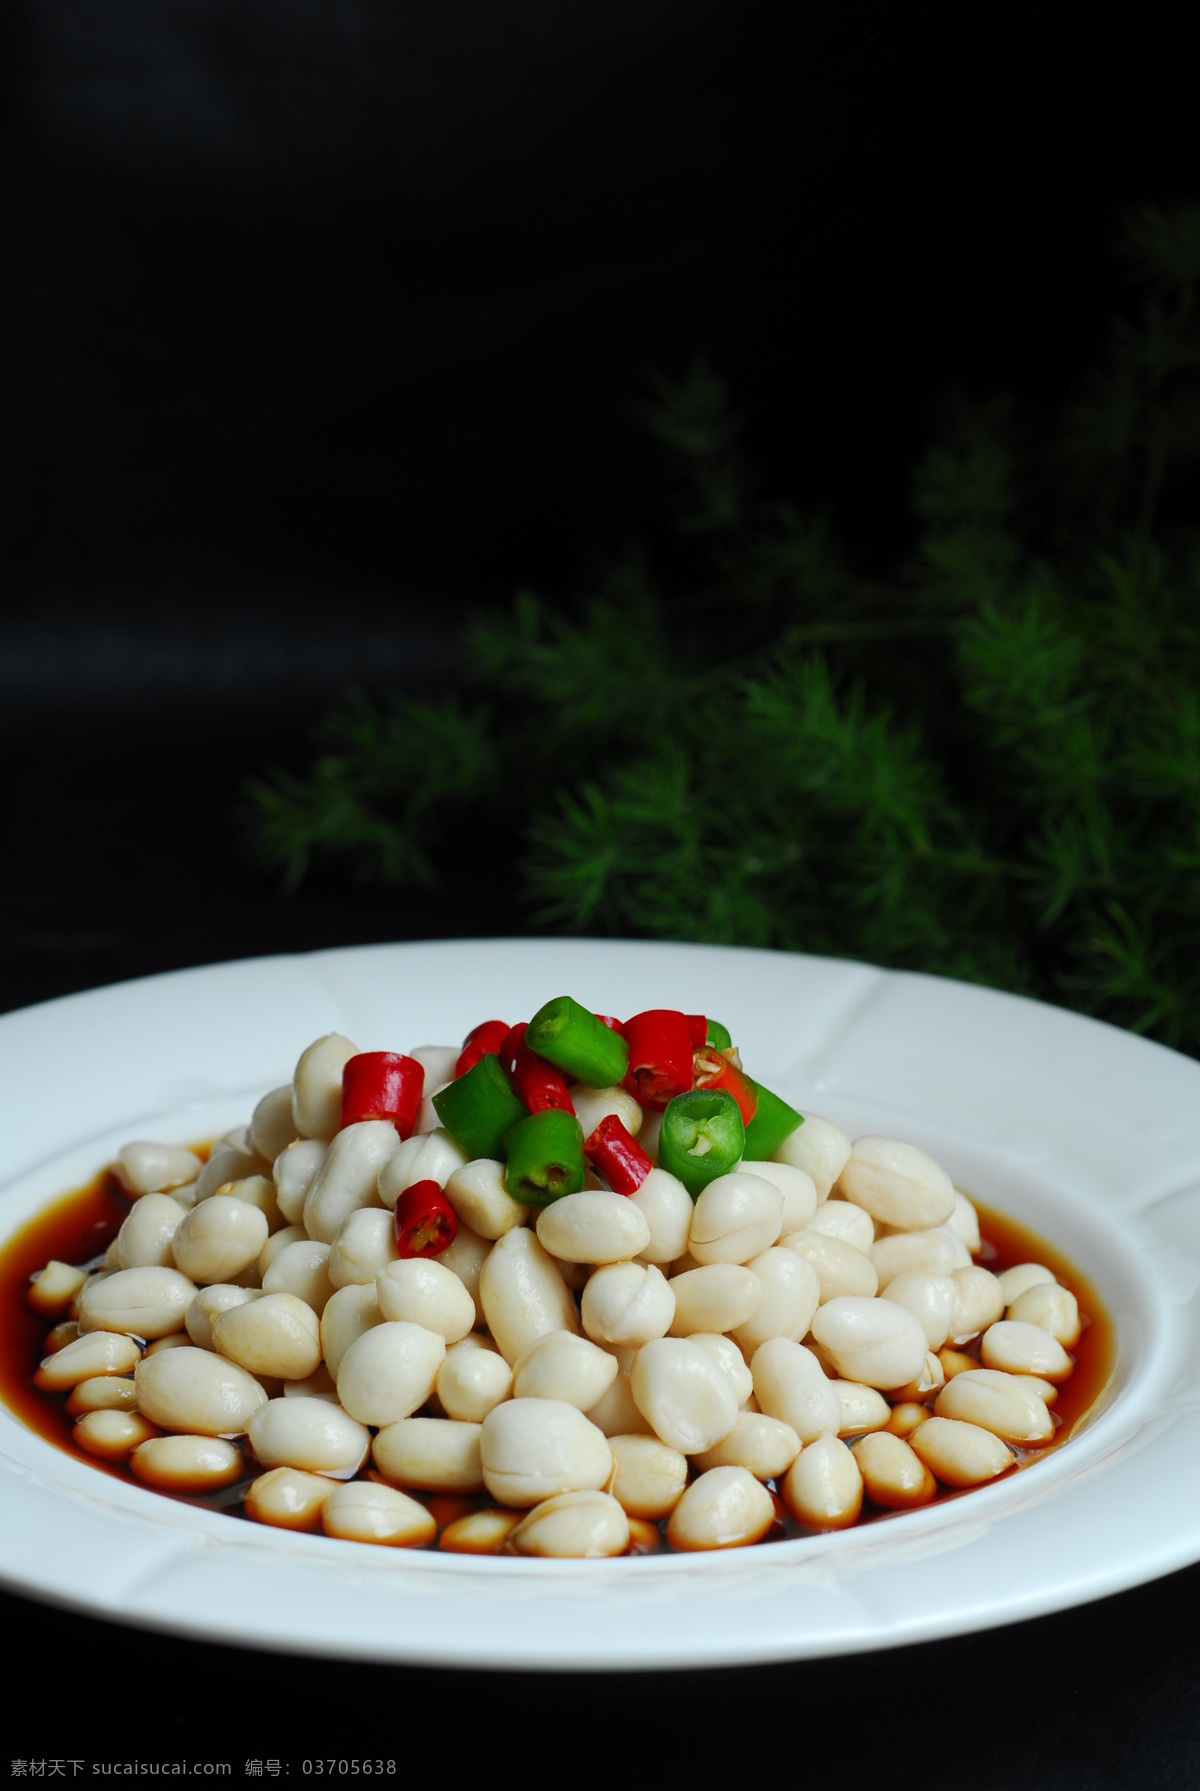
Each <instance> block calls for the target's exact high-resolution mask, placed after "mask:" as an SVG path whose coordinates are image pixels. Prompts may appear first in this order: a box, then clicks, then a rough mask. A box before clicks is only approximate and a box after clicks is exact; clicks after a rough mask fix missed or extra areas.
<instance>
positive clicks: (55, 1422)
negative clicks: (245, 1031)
mask: <svg viewBox="0 0 1200 1791" xmlns="http://www.w3.org/2000/svg"><path fill="white" fill-rule="evenodd" d="M197 1148H198V1151H199V1154H200V1155H201V1156H207V1154H208V1153H207V1149H206V1148H204V1147H197ZM972 1198H974V1197H973V1196H972ZM975 1205H976V1210H977V1211H978V1214H979V1229H980V1235H981V1237H982V1239H983V1249H982V1251H981V1253H980V1254H979V1255H978V1256H977V1257H976V1258H975V1261H976V1262H977V1263H979V1265H980V1266H981V1267H983V1268H987V1269H991V1270H992V1271H993V1273H995V1274H1000V1273H1002V1272H1003V1270H1005V1269H1007V1268H1012V1267H1013V1266H1014V1265H1015V1264H1017V1263H1020V1262H1041V1263H1044V1264H1045V1265H1046V1267H1047V1268H1048V1269H1050V1270H1051V1272H1052V1273H1053V1274H1054V1275H1055V1276H1056V1278H1057V1279H1058V1281H1059V1282H1060V1283H1061V1284H1062V1286H1063V1287H1066V1288H1069V1289H1070V1291H1071V1292H1072V1293H1073V1294H1074V1295H1075V1297H1076V1299H1077V1300H1078V1301H1079V1310H1080V1313H1081V1315H1083V1317H1084V1328H1083V1333H1082V1335H1081V1336H1080V1339H1079V1341H1078V1343H1077V1344H1076V1345H1075V1347H1074V1349H1073V1350H1072V1351H1071V1352H1070V1353H1071V1355H1072V1356H1073V1357H1074V1359H1075V1372H1074V1373H1073V1374H1072V1376H1071V1378H1070V1379H1069V1380H1068V1381H1066V1382H1065V1383H1064V1385H1063V1386H1062V1387H1061V1388H1060V1389H1059V1394H1058V1398H1057V1400H1056V1401H1055V1403H1054V1406H1053V1408H1052V1409H1053V1413H1054V1417H1055V1420H1056V1429H1055V1433H1054V1437H1053V1440H1052V1441H1051V1442H1049V1443H1047V1444H1045V1445H1044V1446H1043V1447H1042V1448H1039V1449H1020V1448H1018V1449H1017V1450H1016V1455H1017V1471H1020V1470H1021V1469H1024V1468H1027V1467H1029V1466H1030V1465H1032V1464H1033V1463H1034V1462H1036V1461H1037V1460H1038V1459H1039V1458H1040V1457H1042V1456H1045V1455H1049V1454H1051V1453H1052V1452H1053V1451H1054V1450H1055V1449H1058V1448H1061V1447H1062V1445H1063V1443H1065V1442H1067V1441H1068V1440H1069V1439H1070V1437H1071V1436H1072V1435H1073V1433H1074V1432H1075V1431H1076V1430H1077V1429H1078V1428H1079V1426H1080V1424H1081V1422H1082V1421H1083V1420H1084V1419H1085V1418H1086V1417H1087V1416H1088V1414H1089V1413H1090V1412H1091V1411H1092V1410H1093V1408H1094V1407H1095V1406H1096V1405H1097V1403H1098V1402H1099V1401H1100V1400H1101V1398H1102V1396H1103V1394H1104V1392H1105V1389H1106V1388H1107V1386H1108V1385H1109V1382H1110V1381H1111V1378H1112V1373H1113V1368H1114V1365H1115V1360H1116V1338H1115V1331H1114V1327H1113V1322H1112V1319H1111V1318H1110V1316H1109V1314H1108V1312H1107V1311H1106V1309H1105V1307H1104V1305H1103V1303H1102V1301H1101V1299H1100V1296H1099V1293H1098V1291H1097V1289H1096V1287H1095V1286H1094V1284H1093V1283H1092V1282H1091V1281H1090V1280H1089V1279H1088V1278H1087V1277H1086V1276H1085V1275H1082V1274H1081V1273H1080V1272H1079V1270H1078V1269H1077V1268H1076V1267H1075V1266H1074V1264H1073V1263H1071V1262H1069V1261H1068V1259H1067V1258H1066V1257H1065V1256H1064V1255H1063V1253H1062V1252H1061V1251H1060V1250H1058V1249H1056V1248H1055V1247H1054V1245H1053V1244H1051V1243H1049V1242H1047V1241H1046V1240H1045V1239H1044V1238H1041V1237H1039V1236H1038V1235H1037V1233H1036V1232H1033V1231H1031V1230H1029V1229H1028V1227H1026V1226H1024V1225H1021V1224H1019V1223H1018V1222H1017V1221H1016V1220H1015V1219H1011V1218H1009V1217H1007V1216H1006V1215H1004V1214H1001V1213H997V1212H995V1211H993V1209H992V1208H990V1207H988V1206H985V1205H982V1204H980V1203H979V1202H978V1201H976V1202H975ZM129 1206H130V1203H129V1200H128V1198H127V1196H126V1195H125V1194H124V1192H123V1191H122V1189H121V1187H120V1184H119V1183H118V1182H117V1179H116V1177H115V1176H114V1175H112V1173H111V1172H110V1171H108V1170H104V1171H103V1172H102V1173H101V1174H99V1175H97V1176H96V1177H95V1178H94V1179H93V1180H92V1181H90V1182H88V1183H87V1185H86V1186H85V1187H82V1188H77V1189H75V1190H74V1191H73V1192H71V1193H69V1194H64V1195H63V1196H62V1198H61V1199H60V1200H57V1201H55V1202H54V1203H53V1204H52V1205H51V1206H49V1207H47V1208H46V1209H45V1210H44V1211H43V1212H41V1213H39V1214H37V1215H36V1217H34V1218H33V1219H30V1220H28V1221H27V1222H26V1224H25V1225H23V1226H22V1227H21V1229H20V1230H19V1231H17V1232H16V1233H15V1234H14V1236H13V1237H12V1238H10V1239H9V1241H8V1243H7V1244H6V1245H5V1246H4V1248H3V1250H2V1251H0V1399H3V1401H4V1403H5V1404H6V1405H7V1406H8V1407H9V1408H10V1409H11V1410H12V1411H13V1412H15V1413H16V1415H17V1417H18V1418H20V1420H21V1422H22V1423H23V1424H26V1425H27V1426H28V1427H29V1429H30V1430H32V1431H35V1432H36V1433H37V1435H38V1436H40V1437H44V1438H45V1440H46V1441H47V1442H49V1443H53V1444H54V1445H55V1446H56V1447H57V1448H59V1449H62V1450H64V1451H65V1452H66V1453H67V1454H68V1455H73V1456H74V1457H75V1458H76V1459H77V1460H79V1461H83V1462H86V1463H87V1465H88V1466H89V1467H91V1468H96V1469H98V1470H99V1471H100V1472H101V1473H105V1474H112V1475H115V1476H116V1478H117V1479H121V1480H126V1481H128V1482H129V1483H131V1484H132V1485H141V1482H140V1481H138V1480H137V1478H136V1476H135V1475H134V1474H133V1472H132V1471H131V1470H130V1469H128V1468H125V1467H122V1466H120V1465H118V1464H115V1463H111V1462H104V1461H100V1460H98V1459H97V1458H96V1457H95V1456H94V1455H89V1454H88V1453H87V1451H86V1450H84V1449H81V1448H79V1446H78V1445H77V1444H76V1443H75V1441H74V1439H73V1436H72V1431H73V1427H74V1420H73V1419H72V1418H71V1417H70V1416H69V1415H68V1413H67V1410H66V1402H67V1395H66V1394H55V1393H44V1392H42V1390H41V1389H40V1388H38V1387H36V1386H34V1384H33V1376H34V1373H35V1371H36V1369H37V1366H38V1363H39V1362H40V1361H41V1360H42V1358H43V1356H44V1355H45V1354H46V1349H45V1339H46V1337H47V1335H48V1333H49V1332H50V1331H51V1330H52V1329H53V1325H54V1322H55V1321H53V1320H49V1319H45V1318H43V1317H42V1316H41V1315H40V1314H39V1313H36V1312H34V1310H33V1309H32V1307H31V1306H30V1305H29V1303H28V1299H27V1291H28V1285H29V1281H30V1279H31V1277H32V1276H33V1275H35V1274H37V1273H38V1271H39V1270H40V1269H42V1268H44V1267H45V1265H46V1263H47V1262H50V1261H52V1260H56V1261H59V1262H68V1263H76V1264H80V1265H83V1264H92V1263H96V1262H97V1261H98V1259H99V1258H100V1257H102V1256H103V1254H104V1252H105V1250H106V1249H107V1248H108V1245H109V1244H110V1243H111V1241H112V1240H113V1238H115V1237H116V1235H117V1232H118V1231H119V1230H120V1228H121V1223H122V1221H123V1220H124V1218H125V1217H126V1215H127V1214H128V1212H129ZM977 1349H978V1346H975V1348H974V1349H973V1350H969V1351H967V1352H966V1353H968V1354H977ZM364 1472H365V1473H367V1474H370V1475H371V1477H373V1478H382V1476H379V1475H377V1474H376V1473H375V1470H373V1469H371V1468H367V1469H365V1470H364ZM252 1474H253V1470H251V1474H250V1475H248V1477H247V1481H244V1482H241V1483H239V1485H237V1486H234V1487H230V1488H227V1489H226V1490H224V1491H223V1492H220V1493H217V1494H214V1495H211V1496H203V1495H200V1496H196V1495H184V1494H173V1493H164V1494H162V1495H161V1496H162V1497H165V1498H182V1499H183V1500H184V1502H185V1503H188V1504H194V1505H202V1506H205V1507H207V1508H209V1509H214V1510H217V1509H219V1510H223V1511H226V1512H229V1513H230V1514H232V1515H234V1516H240V1515H243V1512H242V1505H241V1498H242V1494H243V1492H244V1490H245V1486H246V1485H247V1484H248V1480H249V1478H251V1477H252ZM971 1490H972V1489H970V1488H968V1489H966V1491H967V1493H969V1492H970V1491H971ZM411 1496H412V1497H414V1498H419V1499H421V1500H422V1502H423V1503H424V1504H426V1505H427V1506H428V1507H429V1508H430V1510H431V1511H432V1512H433V1513H434V1515H435V1517H436V1518H437V1519H438V1528H439V1531H440V1530H441V1529H442V1528H444V1527H445V1525H446V1524H448V1523H449V1522H451V1521H452V1520H453V1519H454V1518H456V1517H459V1516H462V1515H464V1514H465V1513H466V1512H469V1511H473V1510H480V1509H483V1508H485V1507H486V1506H488V1505H490V1504H491V1503H492V1501H491V1500H490V1499H489V1498H488V1496H487V1495H486V1494H482V1493H481V1494H477V1495H458V1494H444V1493H425V1494H421V1493H413V1494H412V1495H411ZM964 1496H966V1494H965V1493H964V1492H961V1491H951V1490H942V1491H940V1492H939V1493H938V1495H937V1498H936V1500H934V1501H933V1502H934V1503H935V1504H941V1503H944V1502H945V1501H947V1500H949V1499H959V1498H962V1497H964ZM775 1503H776V1508H777V1511H778V1513H779V1518H778V1522H777V1523H776V1524H775V1526H774V1527H773V1529H772V1531H771V1532H770V1533H769V1535H768V1536H767V1537H765V1538H764V1541H768V1542H770V1541H783V1540H785V1539H788V1538H791V1537H796V1536H802V1535H805V1534H809V1533H810V1532H807V1531H805V1530H803V1529H802V1528H801V1527H800V1526H799V1525H798V1524H796V1523H795V1522H794V1520H793V1519H792V1518H791V1517H790V1516H789V1515H788V1514H787V1513H786V1511H785V1510H784V1508H783V1502H782V1500H781V1499H780V1498H779V1497H778V1494H776V1498H775ZM896 1515H898V1514H897V1513H895V1512H891V1511H883V1510H880V1509H878V1508H876V1507H873V1506H871V1505H870V1503H869V1502H868V1503H865V1504H864V1506H863V1513H862V1517H861V1518H860V1519H859V1522H860V1523H861V1522H874V1521H877V1520H879V1519H881V1518H885V1517H893V1516H896ZM646 1528H647V1527H646V1526H644V1525H642V1526H638V1530H639V1534H638V1536H637V1537H636V1538H635V1541H634V1544H633V1546H632V1547H631V1550H630V1552H631V1553H645V1552H648V1549H649V1548H652V1547H653V1544H652V1542H651V1541H650V1540H649V1539H648V1538H647V1536H646V1534H645V1531H646ZM664 1530H665V1525H663V1526H661V1527H660V1531H659V1534H660V1537H661V1540H660V1543H659V1546H660V1547H662V1548H666V1547H667V1543H666V1540H665V1535H662V1531H664ZM430 1546H431V1547H436V1546H437V1544H436V1542H435V1543H433V1544H431V1545H430Z"/></svg>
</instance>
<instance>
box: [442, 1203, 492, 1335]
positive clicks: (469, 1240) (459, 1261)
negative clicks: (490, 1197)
mask: <svg viewBox="0 0 1200 1791" xmlns="http://www.w3.org/2000/svg"><path fill="white" fill-rule="evenodd" d="M491 1248H492V1246H491V1243H490V1242H489V1240H488V1239H487V1238H481V1237H480V1236H479V1234H478V1232H475V1231H472V1230H471V1227H470V1226H469V1225H464V1224H463V1223H462V1221H461V1220H460V1221H459V1226H458V1233H457V1236H456V1237H455V1239H454V1242H453V1243H452V1244H451V1245H449V1247H448V1248H447V1249H445V1250H443V1251H442V1253H441V1255H440V1256H439V1257H438V1261H439V1262H440V1263H441V1265H442V1267H443V1268H444V1269H449V1270H450V1273H451V1274H452V1275H457V1276H458V1278H459V1280H460V1281H461V1282H462V1284H463V1286H464V1287H465V1288H466V1290H467V1292H468V1293H469V1294H470V1296H471V1299H472V1300H473V1301H474V1304H475V1310H476V1312H480V1311H482V1307H481V1305H480V1299H479V1277H480V1275H481V1274H482V1273H483V1265H484V1263H485V1262H486V1261H487V1259H488V1256H489V1255H490V1253H491Z"/></svg>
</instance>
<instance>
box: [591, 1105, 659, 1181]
mask: <svg viewBox="0 0 1200 1791" xmlns="http://www.w3.org/2000/svg"><path fill="white" fill-rule="evenodd" d="M583 1154H584V1156H585V1157H586V1158H587V1160H588V1162H589V1163H590V1164H591V1165H592V1167H593V1169H594V1170H595V1171H596V1173H597V1175H602V1176H603V1177H604V1179H605V1181H606V1182H607V1183H608V1185H609V1187H610V1188H611V1189H612V1191H613V1193H614V1194H632V1193H634V1192H635V1191H636V1190H637V1189H638V1188H640V1187H641V1185H642V1183H643V1182H644V1181H645V1179H646V1177H647V1176H648V1175H649V1173H650V1171H651V1170H652V1169H653V1168H654V1164H653V1163H652V1162H651V1161H650V1158H649V1157H648V1156H647V1155H646V1153H645V1151H644V1150H643V1149H642V1147H641V1145H640V1144H639V1143H638V1141H637V1139H636V1138H635V1137H634V1136H633V1134H632V1132H630V1131H629V1129H628V1127H627V1126H626V1125H625V1124H624V1123H623V1122H622V1120H621V1119H620V1118H619V1117H618V1116H617V1114H615V1113H606V1114H605V1116H604V1118H603V1119H602V1120H601V1121H600V1124H599V1125H598V1126H597V1127H596V1130H595V1131H594V1132H593V1133H592V1135H591V1137H590V1138H588V1139H586V1140H585V1141H584V1146H583Z"/></svg>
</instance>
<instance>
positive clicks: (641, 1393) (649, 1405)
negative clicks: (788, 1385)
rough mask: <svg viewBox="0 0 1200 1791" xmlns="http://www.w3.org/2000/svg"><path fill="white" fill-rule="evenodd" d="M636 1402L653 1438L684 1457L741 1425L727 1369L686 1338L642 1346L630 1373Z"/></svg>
mask: <svg viewBox="0 0 1200 1791" xmlns="http://www.w3.org/2000/svg"><path fill="white" fill-rule="evenodd" d="M629 1383H630V1389H631V1391H632V1393H633V1397H634V1402H635V1404H636V1405H637V1408H638V1410H639V1411H640V1412H641V1414H642V1416H643V1417H644V1418H645V1419H646V1421H647V1423H648V1424H649V1425H650V1426H651V1428H652V1430H653V1431H654V1433H655V1435H656V1436H657V1437H659V1438H660V1439H661V1440H662V1441H663V1442H664V1443H669V1444H670V1446H671V1447H672V1449H678V1450H679V1452H680V1453H681V1454H682V1455H695V1454H697V1453H699V1451H701V1450H702V1449H711V1448H712V1446H713V1444H714V1443H719V1442H720V1441H721V1438H722V1437H726V1436H728V1435H729V1432H730V1431H731V1430H732V1429H733V1427H734V1425H735V1424H736V1422H737V1415H738V1399H737V1394H736V1392H735V1390H734V1386H733V1382H732V1381H731V1380H730V1378H729V1376H728V1375H727V1374H726V1373H725V1371H724V1369H723V1368H721V1367H720V1365H719V1364H718V1363H717V1362H715V1361H714V1360H713V1358H712V1357H711V1356H710V1355H709V1354H708V1353H707V1352H706V1351H705V1350H703V1349H700V1348H699V1347H698V1346H697V1345H696V1344H694V1343H690V1342H689V1341H688V1340H687V1338H684V1337H659V1338H656V1339H655V1340H653V1341H652V1342H650V1343H647V1344H645V1345H643V1347H642V1348H641V1349H640V1350H639V1351H638V1353H637V1355H636V1357H635V1358H634V1363H633V1367H632V1369H631V1370H630V1375H629Z"/></svg>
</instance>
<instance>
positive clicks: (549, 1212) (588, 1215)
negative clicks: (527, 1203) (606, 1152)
mask: <svg viewBox="0 0 1200 1791" xmlns="http://www.w3.org/2000/svg"><path fill="white" fill-rule="evenodd" d="M536 1229H537V1235H538V1239H539V1241H540V1242H541V1244H542V1246H543V1247H544V1248H545V1249H546V1250H548V1251H549V1252H550V1254H551V1256H553V1257H556V1258H557V1259H558V1260H559V1261H560V1262H586V1263H613V1262H629V1261H631V1260H632V1259H633V1258H634V1257H635V1256H637V1255H639V1254H640V1252H641V1251H643V1250H644V1249H645V1248H646V1246H647V1245H648V1244H649V1242H650V1226H649V1224H648V1223H647V1221H646V1218H645V1215H644V1214H643V1213H641V1212H640V1211H639V1210H638V1208H637V1207H636V1206H634V1205H633V1203H632V1202H631V1201H629V1200H627V1199H626V1198H625V1197H624V1195H622V1194H610V1193H608V1192H607V1191H606V1190H600V1191H596V1190H585V1191H583V1192H581V1193H579V1194H566V1195H564V1196H563V1198H562V1199H561V1200H553V1201H551V1203H550V1205H549V1206H547V1207H543V1209H542V1211H541V1212H540V1213H539V1214H538V1220H537V1228H536Z"/></svg>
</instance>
